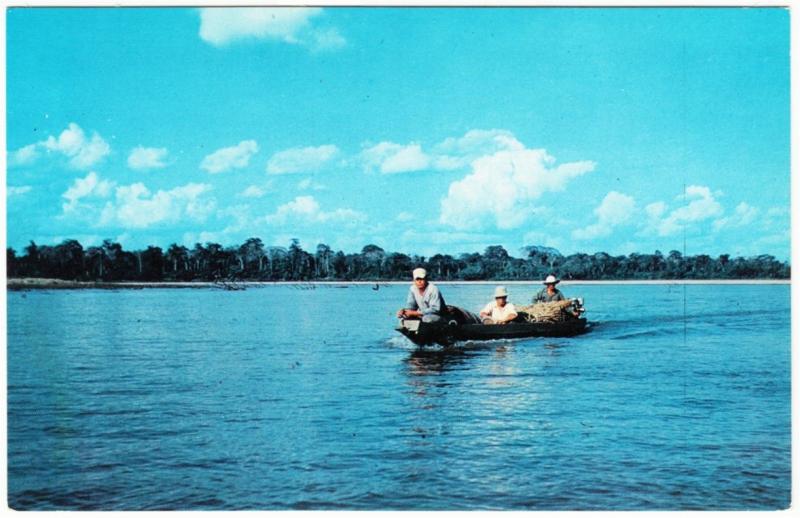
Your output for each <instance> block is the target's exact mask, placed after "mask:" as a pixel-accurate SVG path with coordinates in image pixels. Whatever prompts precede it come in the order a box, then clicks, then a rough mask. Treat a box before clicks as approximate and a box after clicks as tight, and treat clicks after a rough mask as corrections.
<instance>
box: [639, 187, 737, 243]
mask: <svg viewBox="0 0 800 518" xmlns="http://www.w3.org/2000/svg"><path fill="white" fill-rule="evenodd" d="M678 198H679V199H681V200H684V201H686V202H688V203H687V204H686V205H684V206H682V207H678V208H677V209H674V210H672V211H671V212H670V213H669V214H668V215H667V216H666V217H665V218H663V219H660V220H658V219H656V221H651V225H652V224H653V223H655V230H656V232H657V233H658V235H659V236H669V235H672V234H676V233H677V232H679V231H681V229H683V228H685V227H686V226H688V225H690V224H692V223H697V222H700V221H703V220H706V219H709V218H713V217H715V216H719V215H721V214H722V206H721V205H720V204H719V202H718V201H717V200H716V199H715V198H714V194H712V193H711V189H709V188H708V187H705V186H701V185H690V186H689V187H687V188H686V191H685V194H683V195H681V196H679V197H678Z"/></svg>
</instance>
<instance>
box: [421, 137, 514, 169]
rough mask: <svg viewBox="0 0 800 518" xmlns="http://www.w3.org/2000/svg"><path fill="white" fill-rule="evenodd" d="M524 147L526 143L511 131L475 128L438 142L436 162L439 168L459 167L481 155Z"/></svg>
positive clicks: (435, 151) (466, 164)
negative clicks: (456, 136) (461, 134)
mask: <svg viewBox="0 0 800 518" xmlns="http://www.w3.org/2000/svg"><path fill="white" fill-rule="evenodd" d="M522 149H525V145H524V144H522V143H521V142H520V141H519V140H517V139H516V137H514V135H513V134H512V133H511V132H510V131H507V130H500V129H491V130H481V129H474V130H470V131H468V132H467V133H466V134H464V136H462V137H458V138H454V137H450V138H447V139H445V140H443V141H442V142H440V143H439V144H437V145H436V146H435V147H434V153H435V158H434V164H435V166H436V168H437V169H458V168H460V167H466V166H468V165H469V164H470V163H471V162H472V161H473V160H475V159H476V158H478V157H481V156H486V155H493V154H495V153H497V152H498V151H514V150H517V151H518V150H522Z"/></svg>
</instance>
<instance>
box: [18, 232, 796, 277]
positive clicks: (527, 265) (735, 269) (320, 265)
mask: <svg viewBox="0 0 800 518" xmlns="http://www.w3.org/2000/svg"><path fill="white" fill-rule="evenodd" d="M520 253H521V257H513V256H511V255H510V254H509V253H508V252H507V251H506V250H505V249H504V248H503V247H502V246H499V245H496V246H489V247H487V248H486V249H485V250H484V251H483V253H478V252H473V253H465V254H460V255H458V256H457V257H454V256H451V255H447V254H435V255H433V256H431V257H422V256H417V255H407V254H404V253H401V252H387V251H385V250H384V249H382V248H381V247H379V246H376V245H373V244H370V245H366V246H365V247H363V248H362V250H361V251H360V252H358V253H345V252H343V251H341V250H333V249H332V248H331V247H330V246H328V245H325V244H322V243H320V244H318V245H317V247H316V249H313V250H304V249H303V248H302V246H301V245H300V242H299V241H298V240H297V239H293V240H292V242H291V243H290V244H289V245H288V246H287V247H282V246H266V245H264V243H263V242H262V240H261V239H260V238H257V237H253V238H250V239H247V240H246V241H245V242H244V243H243V244H241V245H239V246H228V247H223V246H222V245H220V244H217V243H206V244H201V243H197V244H195V245H194V247H192V248H187V247H185V246H182V245H178V244H171V245H170V246H169V247H168V248H167V249H166V250H163V249H161V248H160V247H157V246H148V247H147V248H146V249H144V250H130V251H129V250H124V249H123V247H122V245H120V244H119V243H116V242H114V241H113V240H105V241H103V243H102V245H100V246H90V247H88V248H84V247H83V246H82V245H81V244H80V243H79V242H78V241H76V240H74V239H67V240H65V241H63V242H62V243H61V244H59V245H55V246H48V245H37V244H36V243H34V242H33V241H31V243H30V244H29V245H28V246H27V247H25V249H24V250H23V253H22V254H21V255H19V254H18V253H17V252H16V251H15V250H14V249H12V248H8V249H7V250H6V254H7V274H8V277H10V278H15V277H42V278H54V279H65V280H77V281H112V282H113V281H152V282H157V281H213V280H220V279H225V280H242V281H245V280H252V281H317V280H328V281H353V280H365V281H367V280H368V281H381V280H387V281H388V280H408V279H409V276H410V275H411V273H410V272H411V270H412V269H413V268H416V267H419V266H421V267H424V268H426V269H427V270H428V272H429V275H430V277H431V278H432V279H434V280H465V281H470V280H532V281H535V280H540V279H542V278H544V277H545V276H546V275H547V274H549V273H555V274H556V275H558V276H560V277H561V278H562V279H566V280H636V279H654V280H655V279H789V278H790V266H789V264H788V263H787V262H781V261H778V260H777V259H776V258H775V257H773V256H771V255H758V256H754V257H735V258H732V257H730V255H728V254H723V255H720V256H718V257H711V256H708V255H705V254H699V255H693V256H684V255H683V254H681V252H679V251H677V250H671V251H669V252H668V253H667V254H663V253H662V252H661V251H659V250H656V251H655V252H654V253H652V254H640V253H632V254H629V255H616V256H615V255H610V254H607V253H605V252H597V253H593V254H587V253H575V254H572V255H568V256H564V255H562V254H561V253H560V252H559V251H558V250H556V249H554V248H548V247H543V246H527V247H525V248H523V249H521V251H520Z"/></svg>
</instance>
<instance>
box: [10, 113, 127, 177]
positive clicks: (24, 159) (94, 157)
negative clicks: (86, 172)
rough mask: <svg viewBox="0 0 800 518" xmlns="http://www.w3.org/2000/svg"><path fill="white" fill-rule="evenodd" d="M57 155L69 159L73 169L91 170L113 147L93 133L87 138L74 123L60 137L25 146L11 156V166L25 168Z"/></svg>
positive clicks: (50, 137) (52, 137)
mask: <svg viewBox="0 0 800 518" xmlns="http://www.w3.org/2000/svg"><path fill="white" fill-rule="evenodd" d="M40 151H45V152H46V153H57V154H60V155H63V156H65V157H67V158H69V162H68V164H69V166H70V167H72V168H73V169H89V168H90V167H92V166H93V165H95V164H96V163H98V162H99V161H100V160H102V159H103V158H104V157H105V156H106V155H108V154H109V153H111V147H110V146H109V145H108V143H107V142H106V141H105V140H103V138H102V137H101V136H100V135H99V134H98V133H97V132H93V133H92V136H91V137H87V136H86V134H85V133H84V131H83V129H81V127H80V126H78V125H77V124H75V123H74V122H70V123H69V125H68V126H67V129H65V130H64V131H62V132H61V133H60V134H59V136H58V137H54V136H52V135H50V136H49V137H47V139H45V140H42V141H39V142H36V143H34V144H29V145H27V146H24V147H22V148H20V149H18V150H17V151H14V152H12V153H10V154H9V157H10V160H9V165H10V166H23V165H29V164H32V163H33V162H35V161H36V160H37V159H38V158H39V156H40V155H41V153H40Z"/></svg>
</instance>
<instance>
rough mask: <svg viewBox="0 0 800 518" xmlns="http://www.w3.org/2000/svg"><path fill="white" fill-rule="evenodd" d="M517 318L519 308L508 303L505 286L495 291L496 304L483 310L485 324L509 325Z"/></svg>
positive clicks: (489, 305)
mask: <svg viewBox="0 0 800 518" xmlns="http://www.w3.org/2000/svg"><path fill="white" fill-rule="evenodd" d="M515 318H517V308H515V307H514V304H511V303H510V302H508V292H507V291H506V288H505V286H498V287H497V288H495V289H494V302H490V303H488V304H486V306H485V307H484V308H483V310H481V319H483V323H484V324H508V323H509V322H511V321H512V320H514V319H515Z"/></svg>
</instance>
